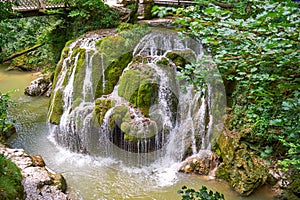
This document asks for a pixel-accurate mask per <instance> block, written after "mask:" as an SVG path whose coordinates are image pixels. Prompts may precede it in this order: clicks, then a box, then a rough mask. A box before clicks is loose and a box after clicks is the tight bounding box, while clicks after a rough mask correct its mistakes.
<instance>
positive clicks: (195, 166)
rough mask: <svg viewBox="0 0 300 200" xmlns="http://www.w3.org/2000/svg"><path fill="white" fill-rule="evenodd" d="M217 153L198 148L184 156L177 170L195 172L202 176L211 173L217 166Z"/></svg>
mask: <svg viewBox="0 0 300 200" xmlns="http://www.w3.org/2000/svg"><path fill="white" fill-rule="evenodd" d="M218 163H219V160H218V155H217V154H216V153H214V152H211V151H209V150H200V151H199V152H198V153H197V154H195V155H192V156H190V157H188V158H186V159H185V160H184V161H183V162H182V163H181V165H180V166H181V167H180V168H179V172H185V173H195V174H199V175H203V176H208V175H211V173H210V172H213V171H214V170H215V168H216V167H217V166H218Z"/></svg>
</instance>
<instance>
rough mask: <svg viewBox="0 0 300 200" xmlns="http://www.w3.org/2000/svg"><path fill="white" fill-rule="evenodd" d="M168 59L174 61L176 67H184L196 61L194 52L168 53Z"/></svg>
mask: <svg viewBox="0 0 300 200" xmlns="http://www.w3.org/2000/svg"><path fill="white" fill-rule="evenodd" d="M166 57H167V58H169V59H170V60H172V61H173V62H174V64H175V65H176V66H180V67H184V66H185V65H186V64H188V63H191V62H193V61H195V55H194V54H193V51H192V50H185V51H172V52H169V53H167V55H166Z"/></svg>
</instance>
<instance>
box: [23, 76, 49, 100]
mask: <svg viewBox="0 0 300 200" xmlns="http://www.w3.org/2000/svg"><path fill="white" fill-rule="evenodd" d="M49 86H50V81H49V80H48V79H47V78H45V77H40V78H37V79H35V80H33V81H31V83H30V85H29V86H28V87H26V88H25V91H24V93H25V94H26V95H28V96H41V95H43V94H45V93H46V92H47V91H48V90H49Z"/></svg>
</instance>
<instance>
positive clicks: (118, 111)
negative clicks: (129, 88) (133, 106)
mask: <svg viewBox="0 0 300 200" xmlns="http://www.w3.org/2000/svg"><path fill="white" fill-rule="evenodd" d="M128 111H129V109H128V108H127V106H125V105H121V106H117V107H115V108H114V111H113V114H112V115H111V116H110V119H109V122H108V124H109V130H113V129H114V127H115V126H119V127H121V124H122V122H123V121H126V119H125V116H126V113H127V112H128Z"/></svg>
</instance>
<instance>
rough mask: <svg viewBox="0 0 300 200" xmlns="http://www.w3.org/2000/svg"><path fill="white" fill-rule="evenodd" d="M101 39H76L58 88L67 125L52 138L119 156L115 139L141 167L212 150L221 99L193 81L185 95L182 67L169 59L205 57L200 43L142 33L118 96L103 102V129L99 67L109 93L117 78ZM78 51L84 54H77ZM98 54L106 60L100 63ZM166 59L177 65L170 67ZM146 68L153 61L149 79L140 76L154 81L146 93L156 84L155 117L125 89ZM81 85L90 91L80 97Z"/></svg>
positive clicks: (172, 35)
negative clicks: (214, 110)
mask: <svg viewBox="0 0 300 200" xmlns="http://www.w3.org/2000/svg"><path fill="white" fill-rule="evenodd" d="M96 42H97V36H93V37H91V38H81V39H80V40H77V41H75V42H73V43H71V44H70V46H69V51H68V55H67V56H66V59H64V60H63V67H62V70H61V74H60V76H59V77H58V78H57V80H58V81H57V84H56V86H55V89H54V95H58V93H59V91H61V92H62V93H63V99H62V101H63V102H64V103H63V113H62V115H61V118H60V123H59V125H54V126H55V128H53V129H52V130H53V131H52V132H53V133H52V135H54V137H55V138H56V141H57V143H58V144H60V145H62V146H65V147H67V148H69V149H71V150H72V151H75V152H83V153H88V154H91V155H96V156H112V157H113V156H114V151H115V148H116V147H114V145H113V144H116V145H117V146H118V147H120V148H122V149H124V150H126V151H131V152H136V154H132V153H130V152H128V153H125V152H124V155H123V158H121V159H125V160H126V157H132V156H135V157H137V163H138V164H137V165H138V166H141V165H149V164H151V163H157V162H161V161H162V160H164V161H163V162H164V163H166V165H169V166H170V164H171V163H178V162H180V161H181V160H182V159H183V158H184V157H186V156H187V155H191V154H196V153H197V152H198V151H199V150H200V149H209V148H210V143H209V141H210V138H211V134H212V130H213V125H214V121H213V115H212V113H211V111H210V108H212V106H211V104H212V103H213V102H212V100H211V98H212V96H213V95H212V94H211V91H210V86H208V87H207V88H206V92H205V93H206V95H205V96H202V95H201V93H200V92H195V91H194V89H193V87H192V86H187V88H188V90H187V92H186V93H184V92H182V91H181V86H182V84H183V83H182V82H179V81H177V80H176V64H175V63H174V62H173V60H172V58H170V56H169V55H170V54H172V53H173V54H174V52H175V54H176V55H181V57H183V58H184V57H186V58H184V59H187V60H188V61H189V62H193V61H195V60H198V59H200V58H201V57H202V55H203V50H202V47H201V45H200V44H199V43H198V42H196V41H194V40H190V39H182V40H181V39H179V38H178V35H177V33H175V32H167V33H166V32H162V31H157V32H155V31H154V32H151V33H149V34H148V35H146V36H145V37H144V38H142V39H141V40H140V41H139V43H138V44H137V45H136V46H135V48H134V49H133V51H132V52H133V53H132V56H133V58H134V59H133V61H132V62H130V63H129V64H128V66H127V67H126V68H124V69H123V73H122V75H121V76H120V80H119V83H118V84H116V85H115V86H114V89H113V90H112V92H111V93H110V94H106V95H102V96H101V97H100V98H99V97H98V99H97V100H96V101H98V103H100V104H99V105H98V106H99V109H100V114H101V113H102V112H104V111H105V112H104V114H103V116H102V117H100V118H99V119H101V120H100V121H101V124H100V126H98V127H97V126H96V125H95V121H97V120H95V115H96V114H95V110H96V108H95V103H94V100H95V90H96V87H95V86H94V85H93V84H94V83H95V80H93V79H94V78H93V76H94V74H95V73H94V71H98V72H100V73H101V74H100V75H99V77H102V79H101V80H102V83H100V84H102V89H101V90H102V91H101V92H102V93H103V92H104V91H106V87H107V84H108V83H109V81H110V80H109V78H108V77H106V76H105V72H106V70H107V68H108V67H109V66H105V65H107V62H106V60H105V59H107V56H106V55H105V52H98V49H97V48H96V47H95V43H96ZM78 48H80V51H78V50H77V49H78ZM75 49H76V50H75ZM76 51H78V52H79V53H77V54H76V56H74V54H75V53H74V52H76ZM81 51H84V57H85V64H84V65H83V66H79V64H78V63H80V59H81V57H82V54H80V52H81ZM182 52H183V53H182ZM105 56H106V57H105ZM97 57H98V58H97ZM97 59H98V63H95V62H96V61H95V60H97ZM165 60H167V62H168V63H169V64H163V65H162V64H161V63H163V62H164V61H165ZM113 62H114V61H113ZM137 62H139V63H137ZM140 65H143V66H145V69H143V71H142V73H144V76H145V78H142V76H140V78H138V79H141V80H140V82H142V81H144V80H143V79H145V80H147V81H145V83H144V84H145V85H146V86H143V85H142V86H143V87H144V88H145V89H146V90H147V89H148V88H149V87H150V90H151V91H153V92H152V93H150V94H149V95H150V97H151V99H152V100H151V102H152V103H151V106H150V107H149V113H148V114H145V113H144V112H142V111H140V110H139V109H138V108H139V104H138V102H139V101H141V100H132V98H131V97H130V98H128V97H127V99H126V95H125V96H124V92H122V93H123V94H122V95H120V90H121V89H120V87H121V85H120V84H121V83H120V82H122V81H123V82H122V84H123V85H122V87H124V79H125V77H126V75H127V74H130V73H134V74H135V73H137V72H138V70H139V68H138V67H137V66H140ZM71 66H73V68H72V67H71ZM82 68H84V70H82ZM97 68H99V69H100V70H97ZM147 70H148V71H147ZM82 71H84V72H82ZM80 73H83V74H84V78H83V80H82V83H81V84H82V85H80V77H79V75H78V74H80ZM149 77H150V78H151V79H150V78H149ZM148 79H149V80H148ZM66 81H67V84H66ZM132 81H134V80H132ZM96 82H97V81H96ZM64 84H65V85H64ZM78 84H79V86H78ZM98 84H99V83H98ZM128 84H129V85H130V84H132V83H130V82H129V83H128ZM147 84H148V85H147ZM142 86H140V85H137V86H136V87H137V88H136V91H138V92H137V94H139V93H140V91H144V90H145V89H143V90H142V89H141V87H142ZM126 87H129V86H128V85H127V86H126ZM78 88H79V89H80V88H82V93H81V94H80V95H78ZM151 88H152V89H151ZM134 92H135V91H134V90H133V93H132V95H135V94H136V93H134ZM54 97H55V96H54ZM135 98H137V97H134V99H135ZM143 98H146V97H145V96H144V97H143ZM54 99H55V98H54ZM105 102H106V103H105ZM107 102H110V103H109V104H107ZM54 103H55V101H54V100H52V102H51V106H50V111H49V113H50V114H49V115H51V112H53V108H54V105H53V104H54ZM102 103H105V104H103V105H102ZM135 103H136V104H135ZM103 110H104V111H103ZM118 112H119V113H118ZM189 149H191V151H190V150H189ZM189 151H190V152H189ZM167 160H168V161H167ZM125 162H126V161H125Z"/></svg>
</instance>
